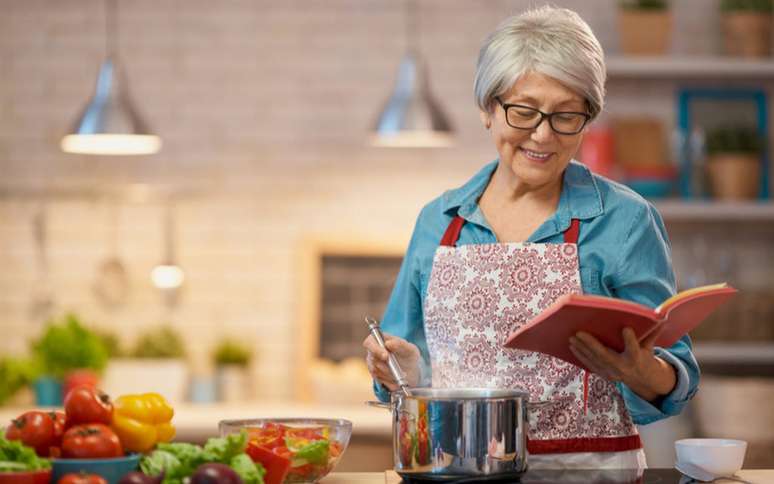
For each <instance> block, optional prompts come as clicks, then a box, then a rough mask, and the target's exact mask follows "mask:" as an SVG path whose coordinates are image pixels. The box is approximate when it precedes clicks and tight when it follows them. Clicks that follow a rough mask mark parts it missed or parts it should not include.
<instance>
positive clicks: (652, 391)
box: [570, 328, 677, 401]
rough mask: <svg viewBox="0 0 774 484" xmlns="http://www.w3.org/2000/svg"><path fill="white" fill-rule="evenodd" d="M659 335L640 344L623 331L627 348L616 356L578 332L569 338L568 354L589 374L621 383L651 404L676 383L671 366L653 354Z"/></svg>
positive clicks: (629, 332)
mask: <svg viewBox="0 0 774 484" xmlns="http://www.w3.org/2000/svg"><path fill="white" fill-rule="evenodd" d="M659 334H660V331H655V332H654V334H652V335H650V336H648V337H647V338H645V339H644V340H643V341H642V342H639V341H637V336H636V335H635V334H634V330H632V329H631V328H624V330H623V332H622V336H623V340H624V344H625V345H626V347H625V349H624V351H623V352H622V353H618V352H616V351H613V350H611V349H610V348H608V347H606V346H604V345H603V344H602V343H600V342H599V340H598V339H596V338H595V337H593V336H592V335H590V334H588V333H585V332H583V331H581V332H579V333H577V334H576V335H575V336H572V337H570V351H572V354H574V355H575V357H576V358H578V360H580V361H581V362H582V363H583V364H584V365H585V366H586V368H588V369H589V370H591V371H592V372H594V373H596V374H598V375H599V376H601V377H603V378H605V379H607V380H610V381H614V382H615V381H620V382H622V383H624V384H625V385H626V386H628V387H629V388H631V389H632V391H634V392H635V393H636V394H638V395H639V396H640V397H642V398H643V399H645V400H648V401H653V400H656V399H657V398H658V397H660V396H663V395H667V394H668V393H670V392H671V391H672V389H673V388H674V386H675V383H677V375H676V374H675V369H674V368H673V367H672V365H670V364H669V363H667V362H666V361H664V360H662V359H661V358H658V357H657V356H656V355H654V354H653V345H654V343H655V341H656V338H658V335H659Z"/></svg>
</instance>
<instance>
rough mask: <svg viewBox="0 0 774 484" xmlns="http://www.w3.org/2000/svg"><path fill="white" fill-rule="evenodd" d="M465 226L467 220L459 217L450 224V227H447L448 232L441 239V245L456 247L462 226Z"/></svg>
mask: <svg viewBox="0 0 774 484" xmlns="http://www.w3.org/2000/svg"><path fill="white" fill-rule="evenodd" d="M464 224H465V219H464V218H462V217H460V216H459V215H457V216H456V217H454V218H453V219H452V221H451V222H449V226H448V227H446V232H445V233H444V234H443V238H442V239H441V245H445V246H448V247H455V246H456V245H457V239H459V238H460V232H461V231H462V226H463V225H464Z"/></svg>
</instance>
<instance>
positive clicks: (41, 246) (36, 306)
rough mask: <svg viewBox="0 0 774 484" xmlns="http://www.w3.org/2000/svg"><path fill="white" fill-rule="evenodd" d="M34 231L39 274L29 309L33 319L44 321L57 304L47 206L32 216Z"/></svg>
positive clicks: (33, 288)
mask: <svg viewBox="0 0 774 484" xmlns="http://www.w3.org/2000/svg"><path fill="white" fill-rule="evenodd" d="M32 233H33V239H34V240H35V248H36V257H37V272H38V274H37V279H36V281H35V283H34V285H33V287H32V299H31V302H30V308H29V311H30V318H31V319H32V320H33V321H36V322H43V321H45V320H46V319H48V318H49V317H51V315H52V313H53V310H54V306H55V302H54V290H53V288H52V286H51V281H50V279H49V267H48V254H47V245H48V233H47V218H46V208H45V206H40V207H39V208H38V211H37V212H36V213H35V215H34V216H33V218H32Z"/></svg>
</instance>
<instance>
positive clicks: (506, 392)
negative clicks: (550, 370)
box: [392, 387, 529, 401]
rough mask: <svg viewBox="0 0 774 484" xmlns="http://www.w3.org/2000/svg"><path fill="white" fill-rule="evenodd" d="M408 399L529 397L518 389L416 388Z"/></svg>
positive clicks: (396, 394)
mask: <svg viewBox="0 0 774 484" xmlns="http://www.w3.org/2000/svg"><path fill="white" fill-rule="evenodd" d="M409 391H410V392H411V396H410V397H407V398H410V399H417V400H443V401H445V400H504V399H512V398H524V399H527V398H528V397H529V393H527V392H526V391H525V390H521V389H518V388H476V387H472V388H431V387H417V388H410V389H409ZM392 395H393V397H392V398H393V399H394V398H403V397H404V395H403V394H402V393H401V392H400V391H398V392H393V394H392Z"/></svg>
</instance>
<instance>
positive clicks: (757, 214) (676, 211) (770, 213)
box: [653, 200, 774, 222]
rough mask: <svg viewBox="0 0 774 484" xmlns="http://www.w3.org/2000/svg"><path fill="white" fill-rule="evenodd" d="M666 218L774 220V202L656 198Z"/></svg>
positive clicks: (689, 219)
mask: <svg viewBox="0 0 774 484" xmlns="http://www.w3.org/2000/svg"><path fill="white" fill-rule="evenodd" d="M653 203H654V204H655V205H656V208H657V209H658V211H659V213H661V216H662V217H664V220H667V221H673V220H679V221H697V222H698V221H701V222H710V221H735V220H736V221H758V222H774V203H772V202H770V201H760V202H755V201H750V202H713V201H695V202H693V201H684V200H654V201H653Z"/></svg>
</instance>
